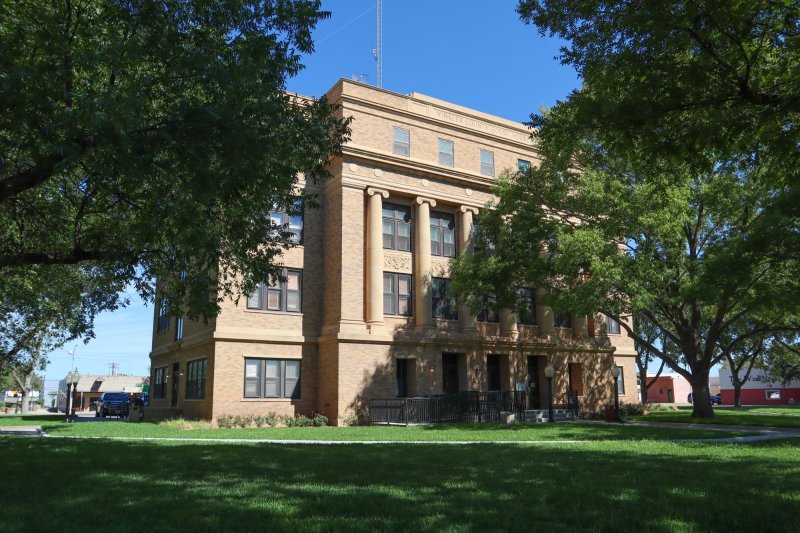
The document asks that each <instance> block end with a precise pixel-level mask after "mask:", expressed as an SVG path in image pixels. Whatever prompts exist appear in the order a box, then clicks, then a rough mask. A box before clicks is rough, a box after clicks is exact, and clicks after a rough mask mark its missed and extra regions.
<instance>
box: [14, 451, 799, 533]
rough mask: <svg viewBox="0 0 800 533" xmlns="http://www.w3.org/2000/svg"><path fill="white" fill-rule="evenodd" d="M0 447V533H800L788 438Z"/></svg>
mask: <svg viewBox="0 0 800 533" xmlns="http://www.w3.org/2000/svg"><path fill="white" fill-rule="evenodd" d="M0 449H2V450H3V451H2V452H1V453H2V457H3V461H2V469H1V471H2V478H3V479H4V480H7V482H8V483H10V484H12V485H13V493H12V492H8V493H7V494H6V497H5V498H4V499H3V504H2V508H0V530H2V531H44V530H51V531H70V530H73V531H78V530H80V531H108V530H114V531H166V530H176V529H177V530H202V531H206V530H219V529H223V530H259V531H323V530H324V531H376V530H377V531H387V530H403V531H498V530H517V531H522V530H524V531H529V530H551V531H555V530H558V531H569V530H609V531H712V530H713V531H747V530H751V531H763V530H767V529H768V530H772V531H798V530H800V512H798V510H799V509H800V440H796V439H792V440H787V441H770V442H765V443H759V444H748V445H742V444H736V445H723V444H702V443H670V442H655V441H637V442H631V441H623V442H621V441H617V442H597V443H585V444H564V443H553V444H543V445H540V446H536V447H530V446H518V445H500V444H479V445H475V446H444V445H436V444H433V445H420V446H403V445H387V444H384V445H353V446H324V445H270V444H224V443H190V442H183V443H180V442H156V441H108V440H94V439H90V440H80V439H74V440H73V439H46V438H31V437H0Z"/></svg>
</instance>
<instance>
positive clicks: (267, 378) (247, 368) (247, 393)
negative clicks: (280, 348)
mask: <svg viewBox="0 0 800 533" xmlns="http://www.w3.org/2000/svg"><path fill="white" fill-rule="evenodd" d="M244 397H245V398H294V399H298V398H300V361H299V360H298V359H251V358H246V359H245V360H244Z"/></svg>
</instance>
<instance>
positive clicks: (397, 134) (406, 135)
mask: <svg viewBox="0 0 800 533" xmlns="http://www.w3.org/2000/svg"><path fill="white" fill-rule="evenodd" d="M392 153H393V154H395V155H401V156H404V157H410V156H411V131H410V130H409V129H408V128H401V127H399V126H394V127H393V128H392Z"/></svg>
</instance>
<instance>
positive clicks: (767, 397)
mask: <svg viewBox="0 0 800 533" xmlns="http://www.w3.org/2000/svg"><path fill="white" fill-rule="evenodd" d="M771 392H772V393H775V394H776V395H777V398H770V393H771ZM780 399H781V390H780V389H774V388H773V389H764V401H770V402H776V401H780Z"/></svg>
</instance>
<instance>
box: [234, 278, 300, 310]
mask: <svg viewBox="0 0 800 533" xmlns="http://www.w3.org/2000/svg"><path fill="white" fill-rule="evenodd" d="M281 277H283V278H284V280H283V281H281V280H275V281H274V282H273V281H270V282H269V283H259V284H258V287H256V290H255V291H254V292H253V294H251V295H250V296H248V297H247V308H248V309H264V310H268V311H285V312H289V313H299V312H300V310H301V301H302V287H303V280H302V277H303V271H302V270H290V269H286V268H284V269H283V270H282V271H281Z"/></svg>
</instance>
